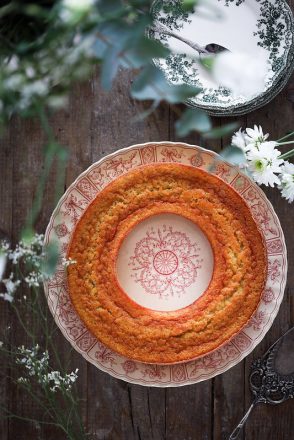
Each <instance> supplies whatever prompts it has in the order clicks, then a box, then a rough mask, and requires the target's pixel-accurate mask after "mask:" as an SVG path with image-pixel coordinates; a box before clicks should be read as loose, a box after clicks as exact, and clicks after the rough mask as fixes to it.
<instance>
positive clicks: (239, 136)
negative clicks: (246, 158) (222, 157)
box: [232, 128, 246, 151]
mask: <svg viewBox="0 0 294 440" xmlns="http://www.w3.org/2000/svg"><path fill="white" fill-rule="evenodd" d="M232 145H233V146H234V147H238V148H240V149H241V150H242V151H246V139H245V132H244V131H242V129H241V128H240V130H239V131H236V133H234V135H233V137H232Z"/></svg>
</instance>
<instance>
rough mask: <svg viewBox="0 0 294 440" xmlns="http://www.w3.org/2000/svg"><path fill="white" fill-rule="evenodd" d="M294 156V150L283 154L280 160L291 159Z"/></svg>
mask: <svg viewBox="0 0 294 440" xmlns="http://www.w3.org/2000/svg"><path fill="white" fill-rule="evenodd" d="M292 156H294V149H293V150H290V151H287V153H284V154H282V155H281V156H280V157H279V159H289V157H292Z"/></svg>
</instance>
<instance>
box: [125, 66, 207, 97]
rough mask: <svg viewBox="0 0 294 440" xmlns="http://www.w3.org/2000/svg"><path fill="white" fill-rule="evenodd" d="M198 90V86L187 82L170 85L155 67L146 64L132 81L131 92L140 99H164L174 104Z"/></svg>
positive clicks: (193, 94) (195, 93)
mask: <svg viewBox="0 0 294 440" xmlns="http://www.w3.org/2000/svg"><path fill="white" fill-rule="evenodd" d="M199 91H200V89H199V88H197V87H194V86H189V85H187V84H181V85H176V86H172V85H170V84H169V83H168V82H167V80H166V79H165V76H164V74H163V73H162V72H161V71H160V70H159V69H158V68H157V67H155V66H152V65H148V66H146V67H145V68H144V70H142V72H141V73H140V74H139V75H138V77H137V78H136V80H135V81H134V84H133V87H132V89H131V94H132V96H133V98H136V99H140V100H148V99H149V100H154V101H160V100H164V101H167V102H170V103H172V104H175V103H179V102H182V101H184V100H185V99H187V98H191V97H192V96H195V95H197V93H199Z"/></svg>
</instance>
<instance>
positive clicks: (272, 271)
mask: <svg viewBox="0 0 294 440" xmlns="http://www.w3.org/2000/svg"><path fill="white" fill-rule="evenodd" d="M281 266H282V264H281V262H280V261H279V260H278V259H275V260H274V261H269V264H268V276H269V278H270V279H271V281H272V282H273V283H276V282H277V281H278V279H279V278H280V275H281V272H280V270H281Z"/></svg>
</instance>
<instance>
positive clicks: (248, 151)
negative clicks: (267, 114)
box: [232, 125, 294, 202]
mask: <svg viewBox="0 0 294 440" xmlns="http://www.w3.org/2000/svg"><path fill="white" fill-rule="evenodd" d="M268 137H269V135H268V134H263V130H262V128H261V126H259V127H258V126H257V125H255V126H254V128H246V130H245V131H242V129H240V130H239V131H238V132H236V133H235V134H234V135H233V137H232V145H234V146H236V147H238V148H240V149H241V150H242V151H243V152H244V155H245V158H246V161H247V162H246V165H245V166H246V167H247V169H248V171H249V172H250V173H251V176H252V178H253V179H254V180H255V181H256V182H257V183H258V184H259V185H262V184H263V185H266V186H271V187H274V186H275V185H277V186H278V188H279V189H280V190H281V193H282V196H283V197H284V198H285V199H287V200H288V201H289V202H293V200H294V165H293V164H291V163H289V162H287V161H285V160H284V159H283V157H282V155H281V152H280V151H279V150H278V149H277V147H278V146H279V142H276V141H268V140H267V139H268Z"/></svg>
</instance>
